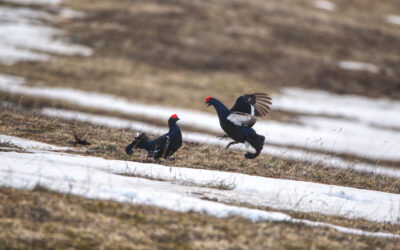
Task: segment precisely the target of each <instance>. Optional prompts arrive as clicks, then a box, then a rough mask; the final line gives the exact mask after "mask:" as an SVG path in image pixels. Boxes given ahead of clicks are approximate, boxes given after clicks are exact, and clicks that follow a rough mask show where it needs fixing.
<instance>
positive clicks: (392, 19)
mask: <svg viewBox="0 0 400 250" xmlns="http://www.w3.org/2000/svg"><path fill="white" fill-rule="evenodd" d="M386 21H387V22H388V23H391V24H395V25H400V16H398V15H387V16H386Z"/></svg>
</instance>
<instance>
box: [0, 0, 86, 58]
mask: <svg viewBox="0 0 400 250" xmlns="http://www.w3.org/2000/svg"><path fill="white" fill-rule="evenodd" d="M32 2H33V1H32ZM51 18H52V15H50V14H49V13H47V12H44V11H40V10H33V9H27V8H11V7H0V37H1V39H0V63H2V64H6V65H11V64H15V63H17V62H20V61H45V60H48V59H49V56H48V55H47V54H46V53H57V54H65V55H83V56H89V55H91V54H92V50H91V49H90V48H88V47H85V46H82V45H71V44H68V43H66V42H64V41H61V40H60V39H59V38H57V37H59V36H61V35H63V32H62V31H61V30H58V29H55V28H52V27H49V26H46V25H44V24H43V23H42V22H41V20H50V19H51Z"/></svg>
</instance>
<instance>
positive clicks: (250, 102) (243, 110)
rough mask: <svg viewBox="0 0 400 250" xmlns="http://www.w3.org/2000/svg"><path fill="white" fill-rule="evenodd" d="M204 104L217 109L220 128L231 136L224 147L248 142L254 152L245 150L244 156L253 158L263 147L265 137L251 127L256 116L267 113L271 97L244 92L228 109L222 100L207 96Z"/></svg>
mask: <svg viewBox="0 0 400 250" xmlns="http://www.w3.org/2000/svg"><path fill="white" fill-rule="evenodd" d="M206 104H207V105H208V106H210V105H212V106H214V108H215V110H216V111H217V114H218V118H219V123H220V125H221V128H222V129H223V130H224V131H225V133H226V134H227V136H226V137H230V138H232V139H233V140H234V141H233V142H230V143H229V144H228V145H227V147H226V148H229V147H230V146H231V145H233V144H236V143H245V142H247V143H249V144H250V145H251V146H252V147H253V148H254V149H255V150H256V153H254V154H253V153H250V152H247V153H246V154H245V156H246V158H248V159H254V158H256V157H257V156H258V155H259V154H260V153H261V150H262V149H263V147H264V141H265V137H264V136H262V135H259V134H257V133H256V131H255V130H254V129H253V128H252V127H253V125H254V124H255V123H256V121H257V120H256V116H264V115H267V114H268V112H269V109H270V107H269V106H270V105H271V98H270V97H269V96H268V95H266V94H264V93H255V94H246V95H242V96H240V97H239V98H237V100H236V102H235V104H234V105H233V107H232V108H231V109H228V108H227V107H226V106H225V105H224V104H223V103H222V102H220V101H219V100H217V99H215V98H213V97H207V98H206Z"/></svg>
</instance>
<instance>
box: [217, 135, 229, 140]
mask: <svg viewBox="0 0 400 250" xmlns="http://www.w3.org/2000/svg"><path fill="white" fill-rule="evenodd" d="M217 138H219V139H220V140H223V139H226V138H229V136H227V135H217Z"/></svg>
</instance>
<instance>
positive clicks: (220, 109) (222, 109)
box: [213, 99, 229, 118]
mask: <svg viewBox="0 0 400 250" xmlns="http://www.w3.org/2000/svg"><path fill="white" fill-rule="evenodd" d="M213 106H214V108H215V110H216V111H217V114H218V116H219V117H220V118H221V117H225V116H226V115H227V114H228V113H229V109H228V108H227V107H226V106H225V105H224V104H223V103H222V102H220V101H218V100H217V99H215V100H214V102H213Z"/></svg>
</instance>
